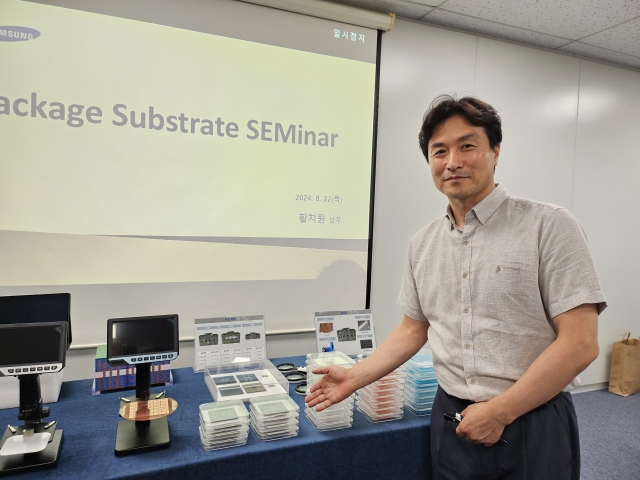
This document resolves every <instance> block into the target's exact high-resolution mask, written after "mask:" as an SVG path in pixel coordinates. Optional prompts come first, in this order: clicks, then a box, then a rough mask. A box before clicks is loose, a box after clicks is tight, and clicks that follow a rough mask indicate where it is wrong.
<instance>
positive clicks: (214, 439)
mask: <svg viewBox="0 0 640 480" xmlns="http://www.w3.org/2000/svg"><path fill="white" fill-rule="evenodd" d="M248 436H249V412H248V411H247V407H245V406H244V403H242V401H240V400H227V401H224V402H215V403H205V404H204V405H200V440H201V441H202V446H203V447H204V449H205V450H207V451H210V450H218V449H221V448H229V447H238V446H240V445H244V444H245V443H247V437H248Z"/></svg>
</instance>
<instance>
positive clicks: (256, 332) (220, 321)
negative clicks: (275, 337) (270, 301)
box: [193, 315, 267, 372]
mask: <svg viewBox="0 0 640 480" xmlns="http://www.w3.org/2000/svg"><path fill="white" fill-rule="evenodd" d="M265 336H266V328H265V319H264V315H250V316H245V317H218V318H200V319H196V320H195V325H194V347H195V348H194V350H195V359H194V367H193V369H194V370H195V371H196V372H202V371H204V369H205V368H206V367H210V366H213V365H220V364H223V363H231V362H233V361H234V359H236V358H238V357H242V358H248V359H250V360H251V361H257V360H266V359H267V344H266V338H265Z"/></svg>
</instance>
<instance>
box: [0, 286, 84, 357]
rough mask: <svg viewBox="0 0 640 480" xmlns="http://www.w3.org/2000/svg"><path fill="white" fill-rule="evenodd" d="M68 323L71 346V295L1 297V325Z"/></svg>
mask: <svg viewBox="0 0 640 480" xmlns="http://www.w3.org/2000/svg"><path fill="white" fill-rule="evenodd" d="M44 322H47V323H49V322H66V323H67V324H68V326H67V337H68V342H67V346H66V348H67V349H69V346H70V345H71V340H72V336H71V294H69V293H47V294H42V295H13V296H9V297H0V324H2V325H6V324H10V323H44Z"/></svg>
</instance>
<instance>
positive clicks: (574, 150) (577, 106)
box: [569, 60, 582, 215]
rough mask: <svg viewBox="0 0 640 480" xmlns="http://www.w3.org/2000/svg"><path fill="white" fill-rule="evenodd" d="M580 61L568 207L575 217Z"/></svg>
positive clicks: (580, 78)
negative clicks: (569, 202) (569, 203)
mask: <svg viewBox="0 0 640 480" xmlns="http://www.w3.org/2000/svg"><path fill="white" fill-rule="evenodd" d="M581 82H582V60H580V65H579V67H578V101H577V102H576V130H575V137H574V139H573V172H572V178H571V205H570V206H569V211H571V213H573V214H574V215H575V212H574V211H573V200H574V198H575V196H576V162H577V157H578V120H579V115H580V91H581V90H582V85H581Z"/></svg>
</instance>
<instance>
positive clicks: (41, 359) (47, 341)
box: [0, 322, 67, 376]
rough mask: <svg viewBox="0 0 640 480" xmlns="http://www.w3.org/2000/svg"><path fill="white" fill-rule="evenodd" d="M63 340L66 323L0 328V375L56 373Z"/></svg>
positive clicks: (63, 351)
mask: <svg viewBox="0 0 640 480" xmlns="http://www.w3.org/2000/svg"><path fill="white" fill-rule="evenodd" d="M66 339H67V323H66V322H52V323H15V324H9V325H0V375H3V376H18V375H30V374H38V373H51V372H59V371H60V370H62V369H63V368H64V363H65V358H66Z"/></svg>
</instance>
